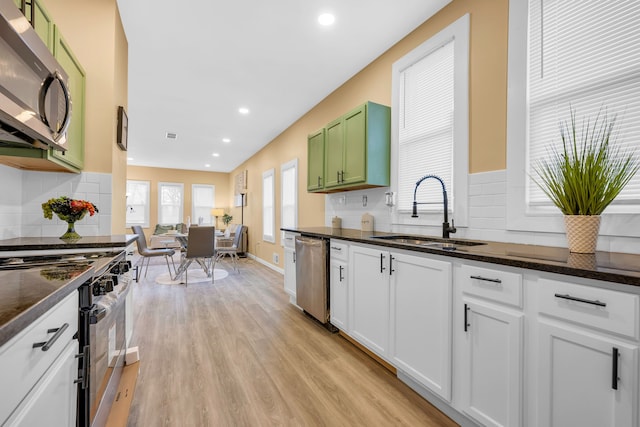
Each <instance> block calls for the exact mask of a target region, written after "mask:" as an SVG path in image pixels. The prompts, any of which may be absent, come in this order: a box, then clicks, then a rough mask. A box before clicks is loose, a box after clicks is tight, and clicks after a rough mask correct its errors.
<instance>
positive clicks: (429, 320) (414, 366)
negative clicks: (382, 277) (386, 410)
mask: <svg viewBox="0 0 640 427" xmlns="http://www.w3.org/2000/svg"><path fill="white" fill-rule="evenodd" d="M390 257H391V262H390V266H389V267H390V270H389V273H390V274H389V277H390V280H391V337H392V340H391V355H392V358H393V363H394V364H395V365H396V367H397V368H398V369H400V370H402V371H404V372H405V373H406V374H407V375H409V376H411V377H412V378H413V379H415V380H416V381H418V382H419V383H421V384H422V385H424V386H425V387H427V388H428V389H430V390H431V391H433V392H434V393H436V394H438V395H440V396H441V397H442V398H444V399H445V400H447V401H450V400H451V332H452V331H451V295H452V283H451V280H452V276H451V263H450V262H445V261H438V260H433V259H428V258H425V257H419V256H412V255H405V254H400V253H395V252H391V253H390Z"/></svg>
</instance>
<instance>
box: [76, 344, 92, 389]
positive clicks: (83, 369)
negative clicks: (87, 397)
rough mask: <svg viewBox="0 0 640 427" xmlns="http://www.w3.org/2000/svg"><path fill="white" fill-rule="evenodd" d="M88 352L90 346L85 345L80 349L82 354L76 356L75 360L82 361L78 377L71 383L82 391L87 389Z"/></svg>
mask: <svg viewBox="0 0 640 427" xmlns="http://www.w3.org/2000/svg"><path fill="white" fill-rule="evenodd" d="M89 352H90V346H89V345H85V346H84V348H83V349H82V353H80V354H77V355H76V359H82V365H81V366H82V367H81V368H80V377H79V378H78V379H77V380H75V381H73V383H74V384H80V388H81V389H82V390H85V389H86V388H87V380H88V379H89V372H88V371H87V369H88V367H89Z"/></svg>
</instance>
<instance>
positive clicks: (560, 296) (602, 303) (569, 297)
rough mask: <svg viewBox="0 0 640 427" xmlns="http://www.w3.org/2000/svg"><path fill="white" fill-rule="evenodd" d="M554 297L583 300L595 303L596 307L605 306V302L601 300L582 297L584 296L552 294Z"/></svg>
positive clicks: (586, 302) (587, 302)
mask: <svg viewBox="0 0 640 427" xmlns="http://www.w3.org/2000/svg"><path fill="white" fill-rule="evenodd" d="M554 296H555V297H556V298H562V299H568V300H570V301H577V302H583V303H585V304H592V305H597V306H598V307H606V306H607V303H606V302H601V301H598V300H595V301H593V300H590V299H584V298H578V297H573V296H571V295H569V294H564V295H562V294H555V295H554Z"/></svg>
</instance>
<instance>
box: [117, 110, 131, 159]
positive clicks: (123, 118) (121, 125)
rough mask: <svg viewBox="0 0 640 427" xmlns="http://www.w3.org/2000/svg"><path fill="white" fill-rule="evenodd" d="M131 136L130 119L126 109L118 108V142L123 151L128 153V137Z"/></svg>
mask: <svg viewBox="0 0 640 427" xmlns="http://www.w3.org/2000/svg"><path fill="white" fill-rule="evenodd" d="M128 134H129V118H128V117H127V113H126V111H124V107H123V106H122V105H121V106H119V107H118V136H117V140H116V142H117V143H118V147H120V149H121V150H123V151H127V136H128Z"/></svg>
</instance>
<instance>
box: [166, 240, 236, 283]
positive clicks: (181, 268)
mask: <svg viewBox="0 0 640 427" xmlns="http://www.w3.org/2000/svg"><path fill="white" fill-rule="evenodd" d="M164 235H166V236H171V237H174V238H175V239H176V241H177V242H178V243H180V264H179V265H178V267H176V270H175V275H174V277H172V280H179V279H181V278H182V276H183V275H184V272H185V271H187V268H189V266H190V265H191V263H192V262H193V261H194V259H189V258H187V257H186V253H187V246H188V245H189V234H188V233H164ZM223 235H224V234H223V233H222V232H220V231H218V230H216V231H215V236H216V237H221V236H223ZM216 241H217V239H214V245H215V244H216ZM195 261H196V262H197V263H198V265H200V267H202V269H203V270H204V272H205V273H207V277H211V274H212V273H213V271H211V270H212V268H211V266H210V265H207V262H206V260H205V259H204V258H195Z"/></svg>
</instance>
